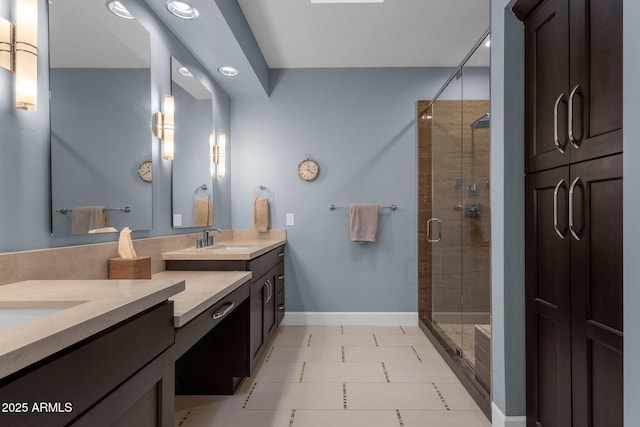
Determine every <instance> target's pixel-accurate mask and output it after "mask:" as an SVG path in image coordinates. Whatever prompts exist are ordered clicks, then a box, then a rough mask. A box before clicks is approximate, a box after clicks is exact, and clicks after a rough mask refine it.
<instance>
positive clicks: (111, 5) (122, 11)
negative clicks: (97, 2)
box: [106, 0, 134, 19]
mask: <svg viewBox="0 0 640 427" xmlns="http://www.w3.org/2000/svg"><path fill="white" fill-rule="evenodd" d="M106 5H107V9H109V10H110V11H111V13H113V14H114V15H116V16H118V17H120V18H124V19H134V18H133V15H132V14H131V12H129V11H128V10H127V8H126V7H124V6H123V5H122V3H120V2H119V1H114V0H109V1H108V2H107V3H106Z"/></svg>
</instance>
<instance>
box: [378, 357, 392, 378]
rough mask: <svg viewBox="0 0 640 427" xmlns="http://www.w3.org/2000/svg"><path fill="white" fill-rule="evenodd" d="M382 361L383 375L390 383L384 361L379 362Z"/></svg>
mask: <svg viewBox="0 0 640 427" xmlns="http://www.w3.org/2000/svg"><path fill="white" fill-rule="evenodd" d="M380 363H382V370H383V371H384V377H385V378H386V379H387V382H388V383H390V382H391V380H389V373H388V372H387V367H386V366H384V362H380Z"/></svg>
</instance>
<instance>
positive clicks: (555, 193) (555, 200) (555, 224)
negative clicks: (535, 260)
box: [553, 179, 566, 239]
mask: <svg viewBox="0 0 640 427" xmlns="http://www.w3.org/2000/svg"><path fill="white" fill-rule="evenodd" d="M563 184H564V179H561V180H560V181H559V182H558V183H557V184H556V187H555V188H554V189H553V229H554V230H555V231H556V234H557V235H558V236H560V238H561V239H564V238H565V237H566V233H565V234H562V231H560V227H558V191H559V190H560V186H561V185H563Z"/></svg>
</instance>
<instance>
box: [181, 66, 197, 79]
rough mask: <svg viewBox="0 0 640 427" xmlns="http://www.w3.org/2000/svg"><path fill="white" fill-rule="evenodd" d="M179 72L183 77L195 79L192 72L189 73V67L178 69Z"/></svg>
mask: <svg viewBox="0 0 640 427" xmlns="http://www.w3.org/2000/svg"><path fill="white" fill-rule="evenodd" d="M178 72H179V73H180V74H182V75H183V76H187V77H193V74H191V71H189V69H188V68H187V67H180V68H178Z"/></svg>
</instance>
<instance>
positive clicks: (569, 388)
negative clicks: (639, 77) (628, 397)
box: [514, 0, 623, 427]
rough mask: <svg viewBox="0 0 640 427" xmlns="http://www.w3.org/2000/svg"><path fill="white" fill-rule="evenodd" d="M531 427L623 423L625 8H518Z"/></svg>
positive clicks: (602, 3) (591, 3) (589, 2)
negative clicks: (523, 92) (523, 116)
mask: <svg viewBox="0 0 640 427" xmlns="http://www.w3.org/2000/svg"><path fill="white" fill-rule="evenodd" d="M514 12H516V15H517V16H519V17H520V18H521V19H524V28H525V70H526V71H525V90H526V97H525V103H526V104H525V114H526V120H525V123H526V126H525V150H526V151H525V152H526V158H525V169H526V172H527V175H526V179H525V182H526V190H525V193H526V196H525V209H526V218H525V223H526V236H525V239H526V243H525V256H526V262H525V266H526V267H525V268H526V272H525V276H526V279H525V288H526V289H525V300H526V347H527V352H526V355H527V375H526V376H527V426H528V427H549V426H556V427H570V426H575V427H582V426H589V427H618V426H622V425H623V407H622V401H623V399H622V397H623V380H622V376H623V368H622V366H623V364H622V361H623V345H622V344H623V333H622V298H623V295H622V266H623V259H622V239H623V234H622V0H544V1H532V0H520V1H518V2H517V3H516V5H515V6H514Z"/></svg>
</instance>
